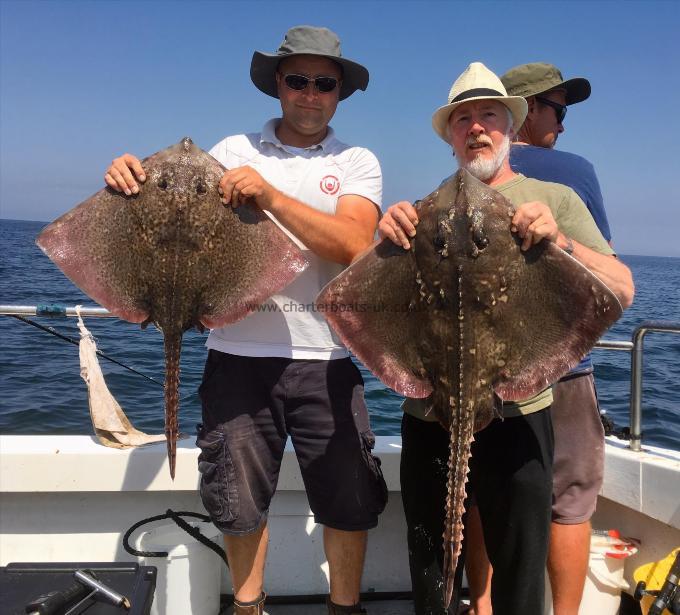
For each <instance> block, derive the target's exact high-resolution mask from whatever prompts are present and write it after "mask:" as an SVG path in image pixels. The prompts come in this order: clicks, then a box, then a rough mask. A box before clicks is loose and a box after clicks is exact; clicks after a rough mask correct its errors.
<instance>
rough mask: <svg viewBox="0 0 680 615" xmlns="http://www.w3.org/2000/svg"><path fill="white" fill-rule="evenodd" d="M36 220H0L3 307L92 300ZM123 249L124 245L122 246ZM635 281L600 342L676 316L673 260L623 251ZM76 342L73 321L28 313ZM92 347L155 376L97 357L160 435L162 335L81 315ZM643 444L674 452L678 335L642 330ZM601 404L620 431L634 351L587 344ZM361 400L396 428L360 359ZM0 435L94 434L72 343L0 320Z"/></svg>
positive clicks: (200, 339) (187, 371)
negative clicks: (45, 246)
mask: <svg viewBox="0 0 680 615" xmlns="http://www.w3.org/2000/svg"><path fill="white" fill-rule="evenodd" d="M43 226H45V223H44V222H27V221H18V220H0V246H1V247H2V252H1V256H0V304H4V305H8V304H11V305H45V304H48V305H51V304H61V305H66V306H74V305H78V304H82V305H84V306H94V303H93V301H92V300H91V299H89V298H88V297H87V296H85V295H84V294H83V293H82V292H81V291H80V290H79V289H78V288H77V287H76V286H74V285H73V284H72V283H71V282H70V281H69V280H68V279H67V278H66V277H65V276H64V275H63V274H62V273H61V271H59V270H58V269H57V267H56V266H55V265H54V264H53V263H52V262H51V261H50V260H49V259H48V258H47V257H46V256H45V255H44V254H43V253H42V252H41V251H40V249H39V248H38V247H37V246H36V245H35V238H36V236H37V235H38V233H39V232H40V230H41V229H42V228H43ZM121 249H124V248H123V247H122V248H121ZM621 259H622V260H623V261H624V262H625V263H626V264H627V265H628V266H629V267H630V268H631V269H632V271H633V275H634V278H635V286H636V295H635V302H634V304H633V306H632V307H631V308H629V309H628V310H627V311H626V312H625V313H624V315H623V317H622V318H621V319H620V320H619V321H618V322H617V323H616V324H615V325H614V326H613V327H612V328H611V330H610V331H608V332H607V333H606V335H605V339H612V340H623V341H631V339H632V334H633V331H634V329H635V328H636V327H637V326H639V325H640V324H641V323H643V322H645V321H650V320H651V321H659V320H665V321H675V322H680V258H670V257H652V256H624V255H622V256H621ZM31 320H33V321H35V322H37V323H38V324H40V325H42V326H44V327H48V328H51V329H52V330H53V331H54V332H56V333H58V334H59V335H60V336H63V337H66V338H69V339H71V340H74V341H76V342H77V341H78V339H79V332H78V328H77V326H76V319H75V318H61V319H48V318H31ZM85 324H86V326H87V327H88V329H89V330H90V332H91V333H92V334H93V335H94V337H95V339H96V342H97V346H98V348H99V349H100V350H101V351H102V352H103V353H105V354H106V355H107V356H110V357H111V358H113V359H115V360H116V361H118V362H120V363H122V364H124V365H125V366H127V367H129V368H131V369H134V370H136V371H137V372H140V373H141V374H144V375H146V376H148V377H149V378H152V379H154V380H155V381H156V382H152V381H150V380H148V379H146V378H144V377H142V376H140V375H138V374H136V373H134V372H132V371H130V370H128V369H126V368H124V367H121V366H119V365H117V364H115V363H112V362H110V361H108V360H105V359H102V358H100V365H101V367H102V371H103V372H104V376H105V379H106V382H107V384H108V387H109V389H110V391H111V392H112V393H113V395H114V396H115V398H116V399H117V400H118V402H119V404H120V405H121V407H122V408H123V410H124V412H125V413H126V415H127V416H128V418H129V419H130V421H131V422H132V424H133V425H134V426H135V427H136V428H137V429H140V430H142V431H145V432H148V433H162V432H163V389H162V384H161V383H162V382H163V364H164V361H163V338H162V335H161V334H160V332H159V331H157V330H156V329H155V327H153V325H150V326H149V327H147V328H146V329H144V330H142V329H140V327H139V326H138V325H133V324H130V323H126V322H123V321H119V320H117V319H109V318H106V319H104V318H87V319H86V322H85ZM206 337H207V334H205V333H204V334H201V333H198V332H197V331H193V330H192V331H189V332H187V333H186V334H185V335H184V338H183V346H182V360H181V390H180V396H181V407H180V431H182V432H184V433H186V434H189V435H191V434H194V433H195V426H196V423H198V422H199V421H200V402H199V399H198V394H197V389H198V385H199V383H200V380H201V376H202V371H203V364H204V361H205V356H206V349H205V340H206ZM644 348H645V354H644V371H643V396H642V412H643V414H642V429H643V440H642V441H643V444H651V445H656V446H661V447H665V448H671V449H673V450H680V401H679V400H678V395H679V394H680V334H658V333H649V334H648V335H647V336H646V338H645V342H644ZM593 358H594V363H595V377H596V382H597V390H598V395H599V400H600V406H601V408H602V409H603V410H604V411H605V413H606V415H607V416H608V417H609V418H610V419H611V420H612V421H613V422H614V424H615V425H616V426H617V427H625V426H627V425H628V424H629V404H630V394H629V391H630V360H631V357H630V353H628V352H625V351H618V350H617V351H612V350H601V349H595V350H594V351H593ZM359 367H360V369H361V371H362V373H363V376H364V381H365V385H366V388H365V391H366V402H367V405H368V408H369V411H370V415H371V423H372V427H373V430H374V432H375V433H376V434H378V435H396V434H398V433H399V425H400V421H401V411H400V409H399V406H400V403H401V400H402V398H401V396H399V395H397V394H396V393H395V392H394V391H392V390H390V389H388V388H387V387H385V386H384V385H383V384H382V383H381V382H380V381H379V380H377V379H376V378H375V377H374V376H373V375H372V374H371V373H370V372H369V371H368V370H366V369H365V368H364V367H363V366H362V365H360V364H359ZM0 433H2V434H92V433H93V430H92V423H91V420H90V415H89V410H88V398H87V388H86V385H85V382H84V381H83V380H82V378H81V377H80V367H79V356H78V346H77V345H75V344H72V343H70V342H69V341H66V340H64V339H62V338H60V337H57V336H55V335H53V334H52V333H50V332H45V331H43V330H39V329H37V328H35V327H33V326H30V325H29V324H27V323H25V322H22V321H20V320H17V319H15V318H13V317H10V316H0Z"/></svg>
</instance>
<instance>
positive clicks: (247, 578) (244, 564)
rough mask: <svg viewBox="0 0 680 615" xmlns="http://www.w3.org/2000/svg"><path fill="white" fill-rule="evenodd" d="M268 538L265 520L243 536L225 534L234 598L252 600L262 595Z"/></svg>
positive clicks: (245, 600) (241, 600) (244, 600)
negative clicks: (253, 530)
mask: <svg viewBox="0 0 680 615" xmlns="http://www.w3.org/2000/svg"><path fill="white" fill-rule="evenodd" d="M268 539H269V531H268V530H267V523H266V521H265V523H263V524H262V526H261V527H260V528H259V529H257V530H256V531H255V532H253V533H252V534H246V535H245V536H230V535H227V534H225V536H224V545H225V547H226V551H227V559H228V561H229V572H230V573H231V581H232V583H233V585H234V599H235V600H238V601H239V602H253V601H255V600H257V599H259V598H260V596H261V595H262V589H263V583H264V563H265V560H266V557H267V541H268Z"/></svg>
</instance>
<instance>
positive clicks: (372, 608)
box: [222, 600, 467, 615]
mask: <svg viewBox="0 0 680 615" xmlns="http://www.w3.org/2000/svg"><path fill="white" fill-rule="evenodd" d="M464 602H465V603H466V602H467V601H464ZM362 606H363V608H365V609H366V611H367V613H368V615H413V613H414V611H413V603H412V602H411V601H410V600H371V601H369V602H364V603H362ZM466 606H467V604H466ZM265 612H266V613H267V615H328V609H327V608H326V605H325V604H271V605H269V604H268V605H266V607H265ZM222 614H223V615H232V609H231V607H227V608H226V609H225V610H223V611H222Z"/></svg>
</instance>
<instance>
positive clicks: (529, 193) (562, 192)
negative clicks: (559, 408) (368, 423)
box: [401, 174, 614, 421]
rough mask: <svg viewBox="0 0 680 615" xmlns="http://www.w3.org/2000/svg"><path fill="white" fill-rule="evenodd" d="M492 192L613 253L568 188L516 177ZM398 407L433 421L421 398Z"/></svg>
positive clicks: (532, 406) (506, 409) (514, 405)
mask: <svg viewBox="0 0 680 615" xmlns="http://www.w3.org/2000/svg"><path fill="white" fill-rule="evenodd" d="M494 190H497V191H498V192H500V193H501V194H502V195H503V196H504V197H505V198H507V199H508V200H509V201H510V202H511V203H512V204H513V205H515V207H518V206H519V205H521V204H522V203H527V202H528V201H540V202H542V203H545V204H546V205H547V206H548V207H549V208H550V211H551V212H552V215H553V217H554V218H555V222H557V226H558V227H559V229H560V231H562V233H564V234H565V235H566V236H567V237H571V238H572V239H574V240H576V241H578V243H580V244H582V245H584V246H586V247H587V248H590V249H591V250H593V251H595V252H599V253H600V254H614V250H612V249H611V247H610V246H609V244H608V243H607V241H606V240H605V239H604V237H602V234H601V233H600V231H599V230H598V228H597V225H596V224H595V220H593V217H592V216H591V215H590V212H589V211H588V208H587V207H586V205H585V203H584V202H583V201H582V200H581V198H580V197H579V196H578V195H577V194H576V192H574V191H573V190H572V189H571V188H569V187H568V186H563V185H562V184H555V183H552V182H544V181H540V180H538V179H532V178H530V177H525V176H524V175H522V174H517V175H516V176H515V177H514V178H513V179H511V180H510V181H509V182H506V183H504V184H501V185H500V186H494ZM552 400H553V397H552V387H548V388H547V389H544V390H543V391H541V392H540V393H538V395H535V396H534V397H532V398H530V399H527V400H525V401H521V402H505V403H503V416H504V417H506V418H511V417H514V416H520V415H524V414H531V413H533V412H538V411H539V410H543V409H544V408H547V407H548V406H549V405H550V404H552ZM401 408H402V410H403V411H404V412H406V413H408V414H410V415H412V416H415V417H417V418H420V419H423V420H426V421H436V420H437V419H435V418H434V413H430V414H429V415H427V416H425V411H426V404H425V400H424V399H410V398H407V399H405V400H404V403H403V404H402V406H401Z"/></svg>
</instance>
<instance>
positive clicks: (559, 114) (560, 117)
mask: <svg viewBox="0 0 680 615" xmlns="http://www.w3.org/2000/svg"><path fill="white" fill-rule="evenodd" d="M536 100H537V101H538V102H540V103H543V104H544V105H547V106H548V107H552V108H553V109H554V110H555V117H556V118H557V123H558V124H561V123H562V122H564V118H565V117H566V116H567V105H561V104H560V103H556V102H555V101H554V100H550V99H549V98H543V97H542V96H537V97H536Z"/></svg>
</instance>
